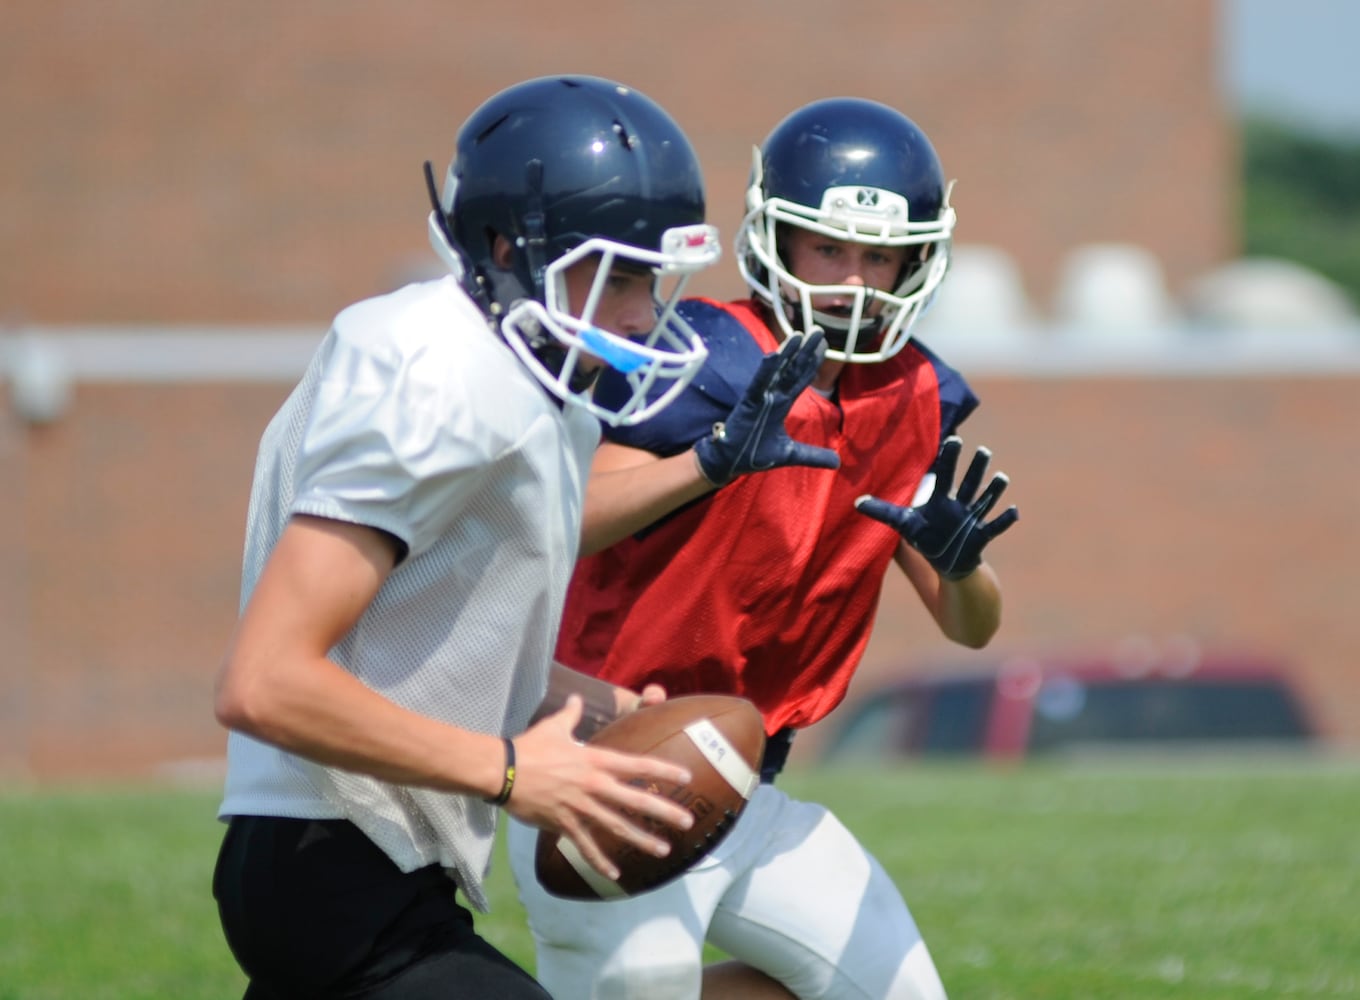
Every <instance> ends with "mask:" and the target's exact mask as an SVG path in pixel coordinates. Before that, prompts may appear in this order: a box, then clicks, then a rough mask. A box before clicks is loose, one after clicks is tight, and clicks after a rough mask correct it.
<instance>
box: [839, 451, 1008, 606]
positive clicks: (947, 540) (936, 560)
mask: <svg viewBox="0 0 1360 1000" xmlns="http://www.w3.org/2000/svg"><path fill="white" fill-rule="evenodd" d="M962 448H963V441H961V440H960V439H959V438H957V437H952V436H951V437H949V438H947V439H946V440H945V442H944V444H942V445H941V446H940V453H939V455H938V456H937V457H936V459H935V465H934V466H933V467H932V470H931V471H932V472H933V473H934V474H935V488H934V489H933V490H932V491H931V494H930V496H929V498H928V499H927V500H926V501H925V502H924V503H922V504H919V505H918V506H914V507H899V506H897V504H893V503H888V502H887V501H886V500H880V499H878V498H877V497H872V496H862V497H860V498H859V499H858V500H856V501H855V509H856V510H858V511H859V512H860V513H861V514H864V515H865V516H867V517H871V518H873V519H874V520H875V521H880V522H882V523H883V524H886V525H888V526H889V527H891V528H893V529H894V530H895V531H896V532H897V533H898V534H899V535H901V536H902V537H903V538H904V539H906V541H907V544H908V545H910V546H911V547H912V548H914V549H916V551H918V552H920V553H921V555H923V556H925V557H926V559H927V560H928V561H929V563H930V565H931V566H933V567H934V568H935V571H936V572H937V573H939V574H940V576H942V577H944V578H945V579H946V580H961V579H963V578H964V577H965V576H967V575H968V574H970V573H972V572H973V570H975V569H977V568H978V566H979V565H981V563H982V550H983V548H985V547H986V545H987V543H988V542H990V541H991V540H992V539H993V538H995V537H996V536H997V535H999V534H1001V533H1002V532H1003V531H1005V530H1006V529H1007V528H1009V527H1010V526H1011V525H1012V524H1014V523H1015V522H1016V521H1017V520H1018V519H1019V517H1020V512H1019V511H1018V510H1017V509H1016V508H1015V507H1013V506H1012V507H1010V508H1008V509H1007V510H1005V511H1002V512H1001V513H1000V514H998V515H997V516H996V517H995V518H993V519H992V520H991V521H984V520H983V519H984V518H985V517H986V516H987V513H988V511H990V510H991V509H992V507H993V506H995V505H996V502H997V500H998V499H1000V497H1001V494H1002V493H1003V492H1005V489H1006V486H1007V484H1008V483H1009V482H1010V480H1009V479H1007V478H1006V475H1005V473H1001V472H998V473H997V474H996V475H995V476H993V477H992V480H991V482H989V483H988V484H987V488H986V489H985V490H983V491H982V493H981V495H978V487H979V486H980V485H981V484H982V477H983V476H984V475H986V472H987V463H988V462H989V461H990V460H991V457H992V453H991V452H990V451H988V450H987V449H986V448H979V449H978V450H977V453H976V454H975V455H974V456H973V461H972V462H971V463H969V465H968V471H967V472H965V473H964V476H963V480H962V482H960V483H959V488H958V491H957V493H955V494H954V495H952V496H951V495H950V490H951V488H952V487H953V485H954V473H955V471H956V470H957V468H958V461H959V452H960V451H961V450H962Z"/></svg>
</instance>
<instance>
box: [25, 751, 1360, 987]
mask: <svg viewBox="0 0 1360 1000" xmlns="http://www.w3.org/2000/svg"><path fill="white" fill-rule="evenodd" d="M781 783H782V784H783V785H784V786H785V787H787V788H788V789H789V790H790V791H791V792H794V793H795V794H799V795H803V796H807V797H813V798H818V799H820V800H822V801H824V802H827V803H829V804H831V805H832V806H833V807H834V808H835V809H836V810H837V812H838V813H839V814H840V815H841V817H842V819H844V820H845V821H846V823H847V824H848V825H849V826H850V827H851V828H852V829H854V830H855V831H857V832H858V833H859V834H860V836H861V838H862V839H863V840H864V841H865V842H866V843H867V844H868V845H869V846H870V847H871V848H872V849H873V850H874V851H875V852H876V853H877V855H878V856H879V858H880V860H882V861H883V863H884V864H885V865H886V867H887V868H888V870H889V871H890V872H891V873H892V874H893V876H894V878H896V879H897V881H898V883H899V885H901V886H902V888H903V891H904V893H905V894H906V896H907V898H908V900H909V901H910V902H911V904H912V909H913V911H914V912H915V914H916V917H917V920H918V922H919V923H920V924H921V927H922V930H923V932H924V933H925V936H926V939H927V941H928V942H929V944H930V946H931V950H932V951H933V953H934V955H935V959H936V963H937V964H938V966H939V967H940V970H941V973H942V975H943V977H944V980H945V983H946V986H947V987H948V988H949V991H950V996H951V998H953V1000H973V998H979V1000H981V998H994V1000H1001V998H1021V997H1023V998H1044V1000H1049V998H1083V1000H1085V998H1120V1000H1122V998H1130V1000H1135V998H1154V997H1155V998H1166V997H1186V998H1193V1000H1219V998H1221V1000H1240V998H1251V997H1360V836H1357V831H1358V830H1360V767H1357V765H1356V764H1355V762H1349V763H1344V762H1342V763H1338V762H1330V763H1329V762H1324V761H1311V762H1310V761H1297V760H1295V761H1290V760H1271V759H1256V758H1249V759H1247V760H1245V761H1241V762H1237V763H1229V762H1226V761H1204V760H1196V761H1194V762H1184V761H1182V762H1179V763H1177V762H1162V763H1153V762H1140V763H1129V764H1124V765H1116V764H1109V763H1105V764H1100V765H1085V766H1072V765H1067V766H1029V767H1026V768H1023V769H1019V770H1014V771H1005V772H1002V771H995V770H987V769H981V768H976V767H971V766H969V767H964V766H957V767H956V766H929V767H919V766H918V767H913V768H911V769H903V770H894V771H886V772H885V771H876V772H865V773H857V772H851V771H811V770H804V771H799V772H796V773H793V774H790V775H788V776H787V777H786V779H784V780H782V782H781ZM215 805H216V795H215V792H213V791H166V790H147V789H116V790H112V789H101V790H98V791H75V790H62V791H52V790H48V791H42V792H33V791H26V790H16V789H11V790H8V791H5V790H3V789H0V845H3V847H4V853H3V860H0V1000H71V998H77V997H78V998H81V1000H104V998H108V1000H197V998H204V1000H207V998H213V1000H216V998H224V997H238V996H239V995H240V991H241V989H242V987H243V980H242V978H241V976H240V973H239V972H238V971H237V969H236V967H235V965H234V963H233V962H232V959H231V956H230V954H229V953H228V952H227V950H226V947H225V945H224V944H223V942H222V939H221V934H220V931H219V929H218V925H217V917H216V912H215V910H214V908H213V903H212V900H211V898H210V895H209V879H210V877H211V870H212V864H213V859H214V855H215V852H216V848H217V843H218V839H219V837H220V828H219V827H218V825H217V823H216V822H215V821H214V820H213V818H212V815H213V809H214V807H215ZM492 890H493V896H494V912H493V913H492V914H490V915H488V916H485V917H483V918H481V919H480V922H479V926H481V927H482V929H483V933H484V934H486V936H487V937H489V938H490V939H491V940H492V941H494V942H495V943H496V944H497V945H499V946H500V947H501V948H502V949H503V950H505V951H506V952H508V953H509V954H510V955H511V956H512V957H514V958H516V959H517V960H519V961H520V962H522V963H524V964H526V965H531V963H532V952H531V949H530V945H529V942H528V939H527V934H526V933H525V932H524V930H523V925H522V922H521V917H520V911H519V906H518V903H517V902H516V900H515V895H514V889H513V886H512V884H511V882H510V877H509V873H508V870H507V866H506V864H505V863H504V860H503V855H499V856H498V857H497V861H496V866H495V869H494V872H493V883H492Z"/></svg>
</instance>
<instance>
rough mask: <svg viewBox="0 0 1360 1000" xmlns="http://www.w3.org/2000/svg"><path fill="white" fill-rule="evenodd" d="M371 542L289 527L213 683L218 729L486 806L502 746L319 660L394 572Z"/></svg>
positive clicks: (387, 544) (299, 521)
mask: <svg viewBox="0 0 1360 1000" xmlns="http://www.w3.org/2000/svg"><path fill="white" fill-rule="evenodd" d="M396 555H397V549H396V543H395V542H394V540H393V539H392V538H391V537H390V536H388V535H385V534H384V533H382V532H380V531H376V530H374V529H372V528H368V527H364V526H362V525H357V524H348V523H345V522H341V521H332V520H326V519H323V518H315V517H307V516H301V515H299V516H295V517H293V518H292V519H291V520H290V521H289V523H288V525H287V527H285V528H284V531H283V534H282V535H281V537H280V538H279V542H278V545H277V547H276V548H275V551H274V553H273V554H272V556H271V557H270V560H269V562H268V564H267V565H266V567H265V569H264V572H263V573H262V574H261V577H260V581H259V583H258V585H257V586H256V588H255V590H254V592H253V594H252V595H251V598H250V601H249V603H248V604H247V606H246V608H245V611H244V612H243V614H242V616H241V621H240V624H239V625H238V626H237V630H236V633H235V635H234V636H233V638H232V642H231V644H230V646H229V648H228V650H227V655H226V658H225V660H224V662H223V664H222V668H221V671H220V673H219V675H218V680H217V703H216V711H217V718H218V721H220V722H221V723H222V724H223V725H225V726H227V727H229V728H231V729H234V730H237V731H240V732H243V733H246V734H248V735H250V736H253V737H255V738H256V739H260V740H263V741H265V742H267V743H271V744H273V745H275V746H278V747H281V748H283V749H285V750H288V751H290V752H293V753H298V754H301V755H303V756H306V757H308V758H310V759H312V760H315V761H318V762H320V763H323V764H330V765H333V766H338V767H344V768H347V769H350V770H356V771H361V772H363V773H366V774H371V775H373V776H375V777H378V778H382V779H384V780H388V781H394V782H399V783H401V784H407V785H420V786H424V787H428V788H438V789H442V790H446V791H453V792H462V793H475V794H479V795H483V796H486V795H494V794H495V793H496V792H497V791H499V789H500V786H501V781H502V777H503V776H502V773H501V772H502V770H503V765H502V763H501V758H502V756H503V752H504V751H503V746H502V745H501V742H500V740H498V739H496V738H495V737H493V736H489V735H484V734H480V733H471V732H467V731H465V730H461V729H456V728H454V727H451V726H446V725H444V724H442V723H439V722H436V721H434V720H432V719H429V718H426V717H425V716H421V715H418V714H416V713H414V712H409V711H407V710H405V709H403V708H401V707H400V706H398V705H396V704H394V703H392V702H391V701H389V700H387V699H386V698H384V697H382V696H381V695H379V694H377V693H376V692H374V691H373V690H372V689H371V688H369V687H367V686H366V685H364V684H363V683H361V682H360V681H359V680H358V679H356V678H355V677H354V676H353V675H352V674H350V673H349V672H348V671H347V670H345V669H344V668H343V667H341V666H339V665H338V664H336V663H335V662H334V661H332V660H330V659H329V658H328V653H329V651H330V649H331V648H332V647H334V645H335V644H336V643H337V642H339V641H340V639H341V638H342V637H343V636H344V635H345V633H346V632H348V631H349V630H350V629H351V628H352V627H353V626H354V624H355V622H357V621H358V620H359V617H360V616H361V615H362V614H363V613H364V611H365V609H366V608H367V607H368V605H369V603H370V602H371V601H372V600H373V598H374V596H375V595H376V594H377V592H378V589H379V587H381V586H382V584H383V581H385V580H386V579H387V576H388V574H389V573H390V572H391V571H392V567H393V566H394V565H395V563H396Z"/></svg>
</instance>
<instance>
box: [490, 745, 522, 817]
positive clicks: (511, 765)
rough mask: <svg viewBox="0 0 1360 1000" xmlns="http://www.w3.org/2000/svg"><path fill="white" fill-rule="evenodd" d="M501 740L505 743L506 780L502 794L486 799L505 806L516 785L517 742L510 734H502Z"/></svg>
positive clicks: (502, 786) (502, 787)
mask: <svg viewBox="0 0 1360 1000" xmlns="http://www.w3.org/2000/svg"><path fill="white" fill-rule="evenodd" d="M501 742H502V743H504V744H505V780H504V782H503V783H502V784H501V791H500V794H499V795H497V796H495V797H494V798H489V799H486V800H485V801H487V802H489V803H491V804H492V805H493V806H503V805H505V804H506V803H507V802H509V801H510V792H511V790H512V789H513V788H514V787H515V743H514V741H513V740H511V739H510V738H509V737H508V736H502V737H501Z"/></svg>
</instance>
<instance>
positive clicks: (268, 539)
mask: <svg viewBox="0 0 1360 1000" xmlns="http://www.w3.org/2000/svg"><path fill="white" fill-rule="evenodd" d="M426 178H427V184H428V187H429V190H430V195H431V199H432V202H433V206H432V207H433V210H432V212H431V214H430V220H429V225H430V235H431V241H432V243H433V245H434V248H435V250H436V251H437V252H438V253H439V255H440V257H441V258H442V259H443V260H444V261H445V262H446V263H447V265H448V266H449V268H450V271H451V272H452V273H451V274H450V275H449V276H447V277H444V278H442V279H438V280H433V281H428V282H421V283H417V284H413V285H408V286H406V287H404V288H401V289H399V290H397V291H395V292H392V293H390V294H387V295H382V296H379V297H376V298H372V299H368V300H366V301H362V302H359V303H357V304H355V305H352V306H350V307H348V308H346V309H344V310H343V311H342V312H340V313H339V315H338V316H337V317H336V319H335V321H334V324H333V325H332V327H331V329H330V331H329V333H328V334H327V336H326V337H325V338H324V340H323V342H322V343H321V345H320V347H319V349H318V350H317V352H316V355H315V356H314V358H313V360H312V362H311V364H310V366H309V368H308V370H307V372H306V374H305V375H304V376H303V378H302V380H301V382H300V383H299V384H298V386H297V387H296V388H295V389H294V390H293V392H292V394H291V395H290V396H289V398H288V399H287V401H286V402H285V403H284V405H283V406H282V408H281V409H280V410H279V412H278V413H277V414H276V415H275V417H274V419H273V420H272V421H271V422H270V424H269V426H268V428H267V430H266V431H265V433H264V436H263V439H262V441H261V444H260V450H259V456H258V460H257V464H256V469H255V477H254V483H253V487H252V492H251V499H250V510H249V515H248V524H247V535H246V544H245V558H244V567H243V582H242V598H241V617H240V621H239V623H238V626H237V629H236V631H235V634H234V635H233V637H232V639H231V642H230V645H229V648H228V650H227V652H226V654H225V657H224V660H223V663H222V666H221V670H220V673H219V676H218V682H217V697H216V706H215V707H216V714H217V718H218V719H219V721H220V722H221V723H222V724H223V725H224V726H225V727H227V728H228V729H229V730H230V734H229V737H228V772H227V778H226V787H225V794H224V797H223V801H222V804H221V807H220V810H219V815H220V817H221V818H222V819H223V820H225V821H226V822H227V824H228V825H227V832H226V836H225V838H224V840H223V844H222V848H221V851H220V854H219V858H218V862H217V868H216V871H215V874H214V879H213V890H214V895H215V897H216V899H217V902H218V908H219V913H220V916H221V920H222V926H223V929H224V931H225V934H226V938H227V941H228V943H229V944H230V946H231V949H232V951H233V953H234V954H235V956H236V958H237V960H238V962H239V963H240V965H241V967H242V969H243V970H244V971H245V973H246V974H247V976H248V978H249V980H250V986H249V988H248V989H247V992H246V996H247V997H248V998H264V997H338V996H344V997H364V998H392V997H410V998H423V997H441V998H447V997H462V996H467V997H478V998H485V997H496V998H515V997H537V998H542V997H546V996H547V994H546V993H545V992H544V991H543V989H542V988H541V987H540V986H539V985H538V984H537V983H536V982H534V981H533V979H532V978H531V977H530V976H529V975H528V974H527V973H526V972H524V971H523V970H522V969H520V968H519V967H518V966H517V965H515V964H514V963H513V962H511V961H510V960H509V959H508V958H506V957H505V956H504V955H502V954H501V953H500V952H498V951H497V950H496V949H495V948H493V947H492V946H491V945H490V944H488V943H487V942H486V941H485V940H483V939H482V938H481V937H480V936H478V935H477V934H476V933H475V931H474V930H473V926H472V914H471V911H470V910H469V909H468V908H467V907H465V906H464V905H462V902H461V901H459V900H458V899H457V898H456V896H455V893H456V892H459V893H461V894H462V896H463V900H464V901H465V902H466V903H467V905H468V906H470V907H472V908H475V909H485V907H486V896H485V892H484V888H483V878H484V876H485V873H486V870H487V867H488V864H489V859H490V855H491V850H492V842H493V835H494V832H495V829H496V821H497V810H498V809H504V810H506V811H507V812H509V813H511V814H512V815H514V816H515V817H516V818H517V819H520V820H522V821H525V822H527V823H530V824H532V825H535V826H538V827H541V828H545V829H550V830H553V831H557V832H560V833H562V834H564V835H565V836H567V837H569V838H571V840H572V841H573V842H574V843H575V845H576V846H577V848H578V849H579V851H580V853H581V854H582V855H583V856H584V857H585V858H586V859H587V860H588V861H589V862H590V863H591V864H592V865H594V866H595V867H597V868H598V869H599V870H600V871H601V873H602V874H604V875H606V876H609V877H614V876H616V875H617V871H616V869H615V867H614V864H613V862H612V861H611V859H609V858H608V857H605V856H604V855H603V853H602V852H601V851H600V850H599V848H598V845H597V844H596V843H595V842H594V840H593V839H592V838H591V836H590V834H589V832H588V828H587V824H588V823H597V824H599V825H600V826H602V827H604V828H606V829H608V830H610V831H612V832H613V833H615V834H618V835H621V836H623V837H624V838H625V839H626V840H627V841H629V842H630V843H632V844H634V845H636V846H638V847H640V848H641V849H644V850H648V851H651V852H653V853H656V854H664V853H665V850H666V844H665V842H664V841H663V840H662V839H660V838H658V837H657V836H655V835H654V834H653V833H650V832H648V830H647V827H648V825H650V824H652V823H655V822H661V823H666V824H670V825H673V826H677V827H680V828H685V827H687V826H688V825H689V815H688V813H687V812H686V811H685V810H684V809H682V808H681V807H679V806H677V805H675V804H673V803H671V802H669V801H667V800H665V799H663V798H662V797H660V796H656V795H652V794H649V793H647V792H645V791H643V790H641V789H639V788H637V787H633V786H631V785H630V784H629V782H630V781H632V780H635V779H641V780H642V781H643V782H645V781H648V780H657V781H680V780H685V778H686V775H685V773H684V771H683V769H682V768H679V767H678V766H676V765H673V764H670V763H667V762H664V761H661V760H655V759H650V758H645V757H636V756H632V755H627V754H620V753H614V752H611V751H607V750H603V749H599V748H594V747H588V746H584V745H582V744H581V743H579V742H578V741H577V740H575V739H574V738H573V730H574V728H575V727H576V725H577V723H578V721H579V720H580V716H581V711H582V705H581V702H580V700H579V698H575V697H573V698H571V699H569V700H568V702H567V705H566V707H565V708H564V709H562V710H561V711H558V712H556V713H553V714H550V715H548V716H547V717H546V718H543V719H542V720H541V721H536V722H533V723H532V724H531V717H533V714H534V711H535V709H536V708H537V707H538V705H539V703H540V700H541V699H542V698H543V695H544V692H545V689H546V688H547V684H548V681H549V674H550V671H551V670H552V669H554V668H551V667H550V663H551V657H552V651H553V646H554V641H555V639H556V633H557V628H558V622H559V618H560V614H561V609H562V602H563V597H564V593H565V590H566V586H567V581H568V579H569V578H570V576H571V571H572V567H573V565H574V563H575V561H576V556H577V550H578V545H579V539H580V520H581V507H582V500H583V491H584V488H585V483H586V479H587V473H588V471H589V465H590V461H591V457H592V455H593V453H594V449H595V445H596V443H597V441H598V437H599V420H604V421H606V422H608V423H611V424H617V425H622V424H628V423H632V422H636V421H640V420H643V419H646V418H647V417H649V416H650V415H651V414H653V413H654V412H656V411H657V409H659V408H660V406H664V405H665V404H666V403H667V402H668V401H669V399H670V398H672V397H673V396H674V395H675V394H676V393H678V392H679V391H680V390H681V389H683V387H684V385H685V384H686V383H687V382H688V380H689V379H690V378H692V377H693V375H694V373H695V372H696V371H697V370H698V368H699V367H700V366H701V365H702V363H703V361H704V358H705V349H704V347H703V345H702V342H701V341H700V340H699V338H698V337H697V336H696V335H695V334H694V332H693V331H692V330H691V329H689V327H688V326H687V325H686V324H685V323H684V322H683V321H682V320H679V318H678V317H676V316H675V315H674V313H673V306H674V304H675V302H676V300H677V299H678V297H679V295H680V293H681V291H682V289H683V285H684V283H685V279H686V278H687V277H688V276H689V275H691V274H692V273H694V272H695V271H697V270H699V269H701V268H703V267H706V266H708V265H709V264H711V263H713V262H714V261H715V260H716V259H717V257H718V254H719V249H718V247H719V243H718V240H717V234H716V232H715V231H714V230H713V229H712V228H711V227H709V226H707V225H705V224H704V221H703V220H704V195H703V181H702V176H701V173H700V169H699V165H698V161H697V159H696V157H695V155H694V152H693V149H692V148H691V146H690V144H689V142H688V140H687V139H686V137H685V135H684V134H683V132H682V131H681V130H680V129H679V127H678V126H677V125H676V124H675V122H674V121H672V120H671V118H670V117H669V116H668V115H667V114H666V112H665V111H663V110H662V109H661V108H660V107H658V106H657V105H656V104H655V103H654V102H652V101H651V100H650V99H648V98H647V97H645V96H643V95H642V94H640V93H638V92H637V91H634V90H631V89H629V88H626V87H623V86H620V85H618V84H615V83H612V82H610V81H606V80H601V79H598V78H594V77H553V78H543V79H539V80H532V81H529V82H526V83H523V84H519V85H517V86H514V87H511V88H509V89H508V90H506V91H504V92H502V93H500V94H498V95H496V96H495V97H492V98H491V99H490V100H488V101H487V102H486V103H485V104H484V105H482V107H481V108H479V109H478V110H477V111H476V112H474V114H473V115H472V116H471V117H470V118H469V119H468V120H467V122H466V123H465V124H464V125H463V127H462V128H461V129H460V131H459V135H458V141H457V149H456V152H455V154H454V157H453V160H452V163H451V165H450V167H449V170H448V175H447V178H446V180H445V183H444V186H443V190H442V193H441V192H439V191H437V190H436V187H435V183H434V178H433V175H432V174H431V172H430V170H429V166H428V164H427V166H426ZM602 364H608V365H609V366H610V367H611V368H613V369H615V370H617V371H618V372H620V373H621V374H622V375H623V376H625V377H626V380H627V381H628V383H629V384H630V385H631V386H632V387H633V388H634V389H635V390H636V391H635V392H634V393H633V394H632V395H631V396H630V397H629V398H627V399H623V400H620V399H617V398H616V399H614V400H613V402H612V403H611V405H609V406H608V407H605V406H603V405H602V404H600V403H597V402H596V401H595V400H594V399H593V398H592V395H591V382H592V380H593V377H594V374H595V373H596V371H597V370H598V369H599V368H600V366H601V365H602ZM658 404H659V405H658ZM597 418H598V419H597ZM652 696H653V697H654V696H656V695H655V693H652ZM620 697H621V698H623V697H624V695H623V693H621V694H620ZM631 697H632V699H633V701H634V703H636V696H635V695H633V696H631ZM620 707H621V708H622V707H624V706H623V702H622V701H621V702H620ZM625 810H627V811H629V812H630V813H631V816H629V815H626V814H625Z"/></svg>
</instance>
